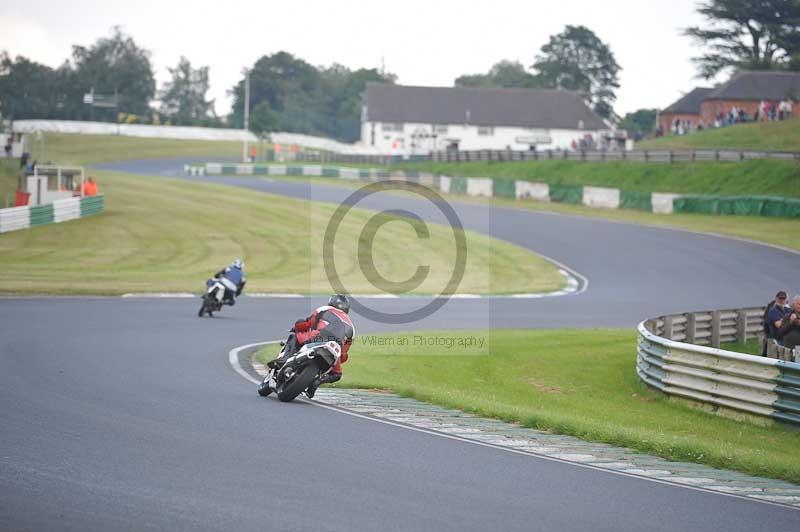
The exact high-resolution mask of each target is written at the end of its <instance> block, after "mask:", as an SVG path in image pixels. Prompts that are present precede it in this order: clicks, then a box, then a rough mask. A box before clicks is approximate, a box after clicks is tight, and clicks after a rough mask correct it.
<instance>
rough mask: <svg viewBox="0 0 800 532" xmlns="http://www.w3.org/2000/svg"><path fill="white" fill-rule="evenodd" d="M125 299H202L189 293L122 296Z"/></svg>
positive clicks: (142, 293) (143, 293)
mask: <svg viewBox="0 0 800 532" xmlns="http://www.w3.org/2000/svg"><path fill="white" fill-rule="evenodd" d="M122 297H124V298H131V299H132V298H184V299H188V298H190V297H200V296H199V295H197V294H190V293H189V292H141V293H131V294H122Z"/></svg>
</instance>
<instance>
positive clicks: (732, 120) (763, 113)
mask: <svg viewBox="0 0 800 532" xmlns="http://www.w3.org/2000/svg"><path fill="white" fill-rule="evenodd" d="M794 106H795V103H794V102H793V101H792V100H791V99H790V98H787V99H785V100H782V101H779V102H775V101H765V100H761V102H760V103H759V104H758V107H756V110H755V111H754V112H753V113H752V114H751V113H749V112H748V111H747V110H746V109H745V108H743V107H737V106H736V105H733V106H731V108H730V109H728V112H727V113H724V112H722V111H720V112H718V113H717V116H716V117H715V118H714V120H713V121H710V122H709V123H705V122H704V121H703V120H698V121H697V122H693V121H692V120H688V119H683V120H681V119H680V118H676V119H675V120H674V121H673V122H672V124H671V125H670V127H669V129H670V133H671V134H673V135H687V134H689V133H694V132H695V131H702V130H704V129H711V128H722V127H728V126H733V125H736V124H746V123H750V122H777V121H782V120H788V119H790V118H792V117H793V116H794V114H793V113H794ZM663 134H664V131H662V130H661V127H660V126H659V128H658V130H657V131H656V136H657V137H660V136H662V135H663Z"/></svg>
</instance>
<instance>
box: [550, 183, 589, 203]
mask: <svg viewBox="0 0 800 532" xmlns="http://www.w3.org/2000/svg"><path fill="white" fill-rule="evenodd" d="M550 201H554V202H557V203H578V204H579V203H582V202H583V187H582V186H581V185H550Z"/></svg>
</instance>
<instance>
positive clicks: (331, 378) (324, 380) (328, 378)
mask: <svg viewBox="0 0 800 532" xmlns="http://www.w3.org/2000/svg"><path fill="white" fill-rule="evenodd" d="M341 378H342V374H341V373H326V374H325V375H323V376H322V377H321V378H320V377H317V378H315V379H314V380H313V381H311V384H309V385H308V388H306V395H307V396H308V398H309V399H312V398H313V397H314V394H316V393H317V388H319V387H320V385H321V384H331V383H334V382H336V381H338V380H339V379H341Z"/></svg>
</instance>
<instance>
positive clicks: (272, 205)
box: [0, 172, 564, 294]
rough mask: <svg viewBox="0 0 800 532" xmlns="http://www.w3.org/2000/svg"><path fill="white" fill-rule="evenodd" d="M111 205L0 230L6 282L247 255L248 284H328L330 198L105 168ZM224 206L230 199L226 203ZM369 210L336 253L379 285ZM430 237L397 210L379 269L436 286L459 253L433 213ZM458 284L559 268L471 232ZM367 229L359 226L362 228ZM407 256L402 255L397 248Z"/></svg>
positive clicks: (155, 278)
mask: <svg viewBox="0 0 800 532" xmlns="http://www.w3.org/2000/svg"><path fill="white" fill-rule="evenodd" d="M98 181H99V184H100V189H101V192H104V193H105V195H106V212H105V213H104V214H102V215H100V216H97V217H90V218H85V219H80V220H75V221H71V222H68V223H63V224H53V225H49V226H42V227H37V228H33V229H30V230H23V231H15V232H11V233H5V234H2V235H0V269H2V271H3V275H2V276H0V292H2V293H26V294H29V293H55V294H66V293H71V294H120V293H125V292H141V291H147V292H151V291H157V292H160V291H198V290H200V288H201V287H202V283H203V282H204V281H205V279H207V278H208V276H209V275H210V274H211V273H213V272H214V271H216V270H217V269H219V268H220V267H222V266H224V265H225V264H228V263H229V262H230V261H231V260H232V259H233V258H235V257H244V259H245V262H246V264H247V266H248V267H247V272H248V279H249V280H248V289H249V290H250V291H267V292H300V293H330V292H331V290H332V289H331V286H330V283H329V282H328V279H327V276H326V274H325V269H324V263H323V257H322V253H321V250H322V238H323V235H322V234H321V231H320V228H324V227H325V226H326V225H327V223H328V220H329V219H330V217H331V216H332V214H333V212H334V206H331V205H323V204H315V203H309V202H305V201H301V200H292V199H287V198H283V197H277V196H272V195H268V194H262V193H258V192H252V191H246V190H242V189H236V188H232V187H226V186H223V185H209V184H200V183H191V182H188V181H182V180H174V179H166V178H155V177H146V176H136V175H129V174H121V173H113V172H104V173H103V174H102V176H98ZM219 206H224V208H219ZM371 217H372V214H371V213H369V212H367V211H361V210H356V209H354V210H353V211H351V214H350V215H348V216H347V217H346V218H345V219H344V221H343V224H342V227H341V229H340V232H339V233H337V237H336V241H335V244H336V248H335V249H336V252H335V263H336V266H337V269H338V271H339V274H340V275H341V276H342V278H343V281H344V284H345V286H346V287H347V288H348V289H349V290H350V291H352V292H353V293H376V292H377V291H378V290H377V289H376V288H375V286H373V283H374V282H375V279H376V278H377V275H376V274H375V273H374V271H371V270H369V269H365V271H366V272H367V273H364V272H363V271H362V268H361V266H360V263H359V260H360V258H363V257H365V256H366V255H365V253H367V252H368V248H366V247H360V246H359V244H360V243H361V242H360V241H359V236H360V235H361V231H362V228H363V227H364V225H365V224H366V222H367V220H369V219H370V218H371ZM428 227H429V228H430V238H418V236H417V234H416V232H415V230H414V228H413V227H412V226H410V225H409V224H408V223H406V222H401V221H399V220H397V219H395V220H393V221H389V222H388V223H387V224H385V225H383V226H382V228H381V229H380V230H378V231H377V233H376V236H375V241H374V246H373V250H374V254H373V259H374V264H375V270H376V271H377V272H378V273H379V274H380V275H381V276H383V277H385V278H387V279H389V280H391V281H396V282H399V281H402V280H406V279H409V278H411V277H412V275H413V274H414V273H415V271H416V268H417V266H418V265H423V266H429V267H430V275H428V277H427V278H426V280H425V281H424V282H423V283H422V284H421V285H419V286H412V285H410V284H406V285H401V286H400V287H399V289H401V290H403V291H410V292H413V293H439V292H440V291H441V290H442V289H443V287H444V286H445V285H446V283H447V280H448V279H449V278H450V275H451V273H452V271H453V264H454V261H455V259H454V258H455V255H456V246H455V244H454V238H453V233H452V231H451V229H450V228H446V227H444V226H436V225H433V224H430V225H429V226H428ZM466 236H467V241H466V242H467V263H466V270H465V273H464V279H463V281H462V283H461V284H460V285H459V288H458V291H459V292H461V293H507V292H529V291H532V292H542V291H550V290H557V289H560V288H561V287H562V286H563V285H564V279H563V278H562V277H561V276H560V274H559V273H558V271H557V268H556V267H555V266H553V265H552V264H551V263H550V262H548V261H546V260H544V259H543V258H541V257H539V256H537V255H535V254H534V253H531V252H529V251H527V250H524V249H522V248H519V247H516V246H513V245H511V244H508V243H505V242H501V241H498V240H493V239H490V238H488V237H485V236H481V235H478V234H476V233H469V232H468V233H467V235H466ZM363 238H364V237H363V236H362V239H363ZM398 258H401V259H402V260H398Z"/></svg>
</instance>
